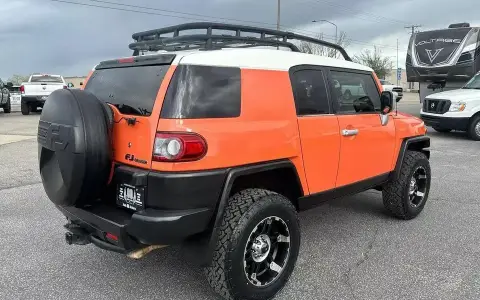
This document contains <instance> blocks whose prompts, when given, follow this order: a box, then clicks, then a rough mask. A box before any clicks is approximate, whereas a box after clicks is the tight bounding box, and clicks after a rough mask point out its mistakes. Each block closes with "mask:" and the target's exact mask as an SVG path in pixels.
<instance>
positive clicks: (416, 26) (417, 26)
mask: <svg viewBox="0 0 480 300" xmlns="http://www.w3.org/2000/svg"><path fill="white" fill-rule="evenodd" d="M420 27H422V25H412V26H405V28H406V29H412V34H414V33H415V28H420Z"/></svg>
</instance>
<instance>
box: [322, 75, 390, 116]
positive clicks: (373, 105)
mask: <svg viewBox="0 0 480 300" xmlns="http://www.w3.org/2000/svg"><path fill="white" fill-rule="evenodd" d="M331 74H332V80H333V86H334V92H333V94H334V97H333V98H334V99H335V100H336V101H337V103H338V108H339V109H338V113H372V112H378V111H380V107H381V106H380V94H379V92H378V89H377V86H376V84H375V81H374V80H373V77H372V76H371V75H367V74H360V73H353V72H344V71H331Z"/></svg>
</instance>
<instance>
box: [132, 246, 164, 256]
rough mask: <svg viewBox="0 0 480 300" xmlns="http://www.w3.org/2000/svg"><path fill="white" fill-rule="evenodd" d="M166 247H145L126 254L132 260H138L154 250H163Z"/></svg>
mask: <svg viewBox="0 0 480 300" xmlns="http://www.w3.org/2000/svg"><path fill="white" fill-rule="evenodd" d="M167 246H168V245H151V246H147V247H145V248H141V249H137V250H134V251H132V252H130V253H128V254H127V257H128V258H132V259H140V258H142V257H144V256H145V255H147V254H148V253H150V252H152V251H153V250H155V249H160V248H164V247H167Z"/></svg>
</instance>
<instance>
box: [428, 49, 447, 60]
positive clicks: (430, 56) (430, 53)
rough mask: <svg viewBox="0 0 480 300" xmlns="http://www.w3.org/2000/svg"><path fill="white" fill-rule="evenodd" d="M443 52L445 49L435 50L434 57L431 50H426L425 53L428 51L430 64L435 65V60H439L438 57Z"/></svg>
mask: <svg viewBox="0 0 480 300" xmlns="http://www.w3.org/2000/svg"><path fill="white" fill-rule="evenodd" d="M442 50H443V48H440V49H435V53H433V55H432V50H430V49H425V51H427V55H428V59H430V63H433V61H434V60H435V58H437V56H438V55H439V54H440V52H441V51H442Z"/></svg>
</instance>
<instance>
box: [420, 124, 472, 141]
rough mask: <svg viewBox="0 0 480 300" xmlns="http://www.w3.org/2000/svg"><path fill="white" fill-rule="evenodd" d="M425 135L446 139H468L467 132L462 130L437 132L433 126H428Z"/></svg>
mask: <svg viewBox="0 0 480 300" xmlns="http://www.w3.org/2000/svg"><path fill="white" fill-rule="evenodd" d="M427 135H428V136H430V137H440V138H443V139H448V140H460V139H461V140H469V139H470V138H469V137H468V134H467V133H466V132H464V131H451V132H437V131H435V129H433V128H430V127H429V128H428V132H427Z"/></svg>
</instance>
